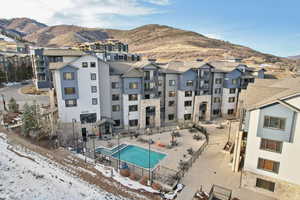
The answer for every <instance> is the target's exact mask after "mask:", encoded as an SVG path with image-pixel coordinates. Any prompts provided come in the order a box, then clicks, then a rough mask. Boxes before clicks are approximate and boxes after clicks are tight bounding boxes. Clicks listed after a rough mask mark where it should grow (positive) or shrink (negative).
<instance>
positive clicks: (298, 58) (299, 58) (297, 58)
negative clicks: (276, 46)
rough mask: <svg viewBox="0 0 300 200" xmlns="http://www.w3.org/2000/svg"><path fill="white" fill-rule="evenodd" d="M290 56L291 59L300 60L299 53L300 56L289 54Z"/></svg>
mask: <svg viewBox="0 0 300 200" xmlns="http://www.w3.org/2000/svg"><path fill="white" fill-rule="evenodd" d="M288 58H289V59H291V60H300V55H298V56H289V57H288Z"/></svg>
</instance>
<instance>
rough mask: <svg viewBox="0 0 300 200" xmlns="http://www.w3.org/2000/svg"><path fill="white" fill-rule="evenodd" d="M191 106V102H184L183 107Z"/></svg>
mask: <svg viewBox="0 0 300 200" xmlns="http://www.w3.org/2000/svg"><path fill="white" fill-rule="evenodd" d="M191 106H192V101H185V102H184V107H191Z"/></svg>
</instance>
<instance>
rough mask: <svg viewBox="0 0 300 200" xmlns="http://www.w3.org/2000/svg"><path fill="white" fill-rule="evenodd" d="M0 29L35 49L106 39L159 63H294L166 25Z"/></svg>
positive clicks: (15, 22) (28, 24)
mask: <svg viewBox="0 0 300 200" xmlns="http://www.w3.org/2000/svg"><path fill="white" fill-rule="evenodd" d="M0 26H2V27H5V28H6V30H10V31H15V32H17V33H20V34H24V35H22V38H23V39H25V40H27V41H30V42H34V43H35V44H36V45H37V46H45V47H62V46H73V45H74V44H76V43H78V42H79V43H80V42H92V41H97V40H103V39H107V38H114V39H118V40H120V41H122V42H126V43H128V44H129V50H130V51H131V52H136V53H141V54H143V55H144V56H145V57H151V58H156V59H158V60H159V61H169V60H174V59H177V60H195V59H198V58H204V59H206V60H215V59H224V58H228V57H240V58H243V59H244V60H245V61H246V62H247V63H254V64H262V63H272V64H274V63H276V64H277V65H278V66H287V65H288V66H293V65H294V63H295V61H293V60H290V59H288V58H281V57H277V56H273V55H269V54H264V53H261V52H258V51H255V50H253V49H251V48H248V47H245V46H241V45H236V44H232V43H230V42H227V41H222V40H217V39H212V38H208V37H206V36H204V35H201V34H199V33H196V32H192V31H186V30H181V29H177V28H173V27H169V26H163V25H157V24H151V25H145V26H141V27H138V28H135V29H132V30H117V29H98V28H85V27H79V26H73V25H57V26H46V25H45V24H42V23H39V22H37V21H35V20H31V19H27V18H16V19H11V20H6V19H0Z"/></svg>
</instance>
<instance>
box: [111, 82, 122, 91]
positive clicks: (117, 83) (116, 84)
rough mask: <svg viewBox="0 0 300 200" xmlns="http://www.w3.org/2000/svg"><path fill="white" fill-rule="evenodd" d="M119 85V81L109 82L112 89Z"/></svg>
mask: <svg viewBox="0 0 300 200" xmlns="http://www.w3.org/2000/svg"><path fill="white" fill-rule="evenodd" d="M119 87H120V85H119V82H112V83H111V88H112V89H117V88H119Z"/></svg>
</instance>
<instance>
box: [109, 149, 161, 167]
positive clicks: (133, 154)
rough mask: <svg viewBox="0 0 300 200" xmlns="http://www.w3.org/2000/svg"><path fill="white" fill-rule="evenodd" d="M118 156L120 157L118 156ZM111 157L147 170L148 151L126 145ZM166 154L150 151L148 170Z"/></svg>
mask: <svg viewBox="0 0 300 200" xmlns="http://www.w3.org/2000/svg"><path fill="white" fill-rule="evenodd" d="M119 154H120V155H119ZM112 156H113V157H115V158H117V159H118V158H119V156H120V160H122V161H125V162H129V163H132V164H134V165H137V166H140V167H143V168H147V169H148V168H149V150H148V149H144V148H142V147H138V146H135V145H128V146H126V147H125V148H123V149H121V150H120V151H118V152H116V153H114V154H112ZM165 157H166V154H163V153H159V152H155V151H150V168H154V167H155V166H156V165H157V164H158V163H159V162H160V161H161V160H162V159H164V158H165Z"/></svg>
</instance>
